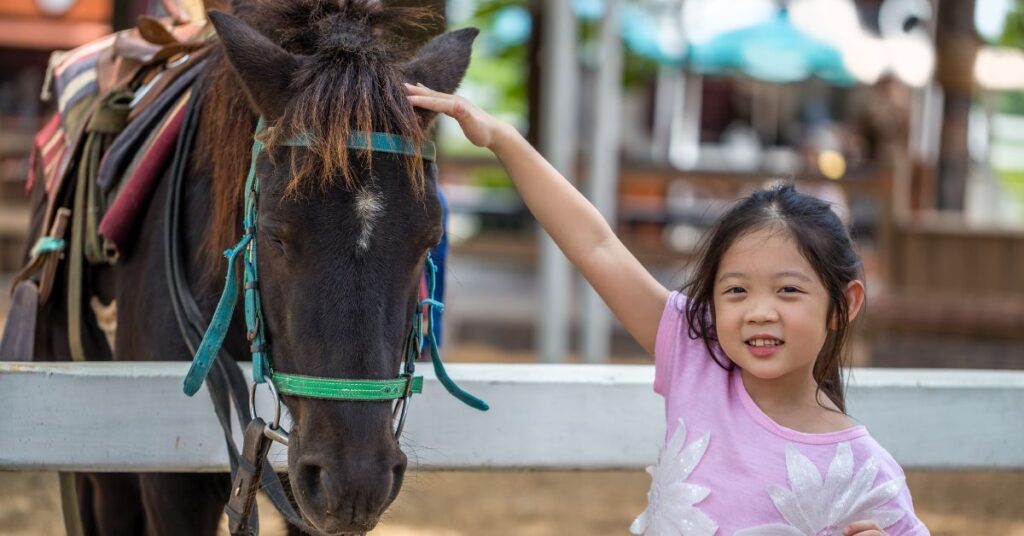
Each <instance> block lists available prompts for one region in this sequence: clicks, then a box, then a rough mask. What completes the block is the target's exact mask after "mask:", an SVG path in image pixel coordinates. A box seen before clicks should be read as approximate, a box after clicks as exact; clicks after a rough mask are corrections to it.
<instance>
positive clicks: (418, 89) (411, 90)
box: [405, 83, 445, 97]
mask: <svg viewBox="0 0 1024 536" xmlns="http://www.w3.org/2000/svg"><path fill="white" fill-rule="evenodd" d="M405 92H406V93H408V94H409V95H426V96H434V97H437V96H440V95H445V93H441V92H440V91H434V90H433V89H430V88H429V87H427V86H425V85H423V84H416V85H412V84H410V83H406V84H405Z"/></svg>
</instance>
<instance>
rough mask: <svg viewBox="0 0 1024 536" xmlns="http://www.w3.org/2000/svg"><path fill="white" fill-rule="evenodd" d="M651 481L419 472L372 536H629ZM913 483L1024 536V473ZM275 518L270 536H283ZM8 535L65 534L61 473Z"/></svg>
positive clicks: (8, 489) (10, 477) (920, 506)
mask: <svg viewBox="0 0 1024 536" xmlns="http://www.w3.org/2000/svg"><path fill="white" fill-rule="evenodd" d="M648 482H649V481H648V477H647V475H646V474H645V473H642V472H640V471H636V472H603V473H572V472H544V473H512V472H491V473H484V472H459V473H454V472H414V473H411V474H410V475H409V477H408V479H407V483H406V485H405V487H404V489H403V491H402V494H401V495H400V496H399V498H398V500H397V501H396V502H395V504H394V505H393V506H392V507H391V510H390V511H389V512H388V514H387V518H386V519H385V520H384V521H383V522H382V524H381V525H380V526H379V528H378V529H377V530H375V531H373V535H374V536H476V535H482V534H487V535H506V534H508V535H522V536H555V535H560V536H584V535H587V536H595V535H612V534H626V533H627V528H628V526H629V523H630V522H631V521H632V520H633V517H635V516H636V515H637V514H638V513H640V512H641V511H642V510H643V508H644V506H645V504H646V503H645V493H646V490H647V485H648ZM908 483H909V485H910V489H911V493H912V494H913V496H914V502H915V505H916V508H917V512H918V515H919V516H920V517H921V519H923V520H924V522H925V523H926V524H927V525H928V527H929V528H930V529H931V531H932V534H933V535H935V536H954V535H955V536H974V535H979V536H980V535H986V536H1024V471H999V472H997V471H991V472H990V471H986V472H971V473H965V472H955V471H929V472H922V471H915V472H911V473H909V474H908ZM270 510H271V508H270V507H269V504H266V503H264V504H261V508H260V511H261V512H269V511H270ZM270 517H271V516H267V515H264V516H263V522H264V530H263V531H262V533H263V534H265V535H268V536H278V535H281V534H283V532H282V530H281V525H280V520H279V519H277V518H270ZM268 518H269V519H268ZM0 534H2V535H8V536H30V535H31V536H36V535H61V534H64V529H63V525H62V523H61V515H60V497H59V493H58V484H57V475H56V474H55V473H36V472H24V473H4V472H0ZM224 534H225V535H226V532H224Z"/></svg>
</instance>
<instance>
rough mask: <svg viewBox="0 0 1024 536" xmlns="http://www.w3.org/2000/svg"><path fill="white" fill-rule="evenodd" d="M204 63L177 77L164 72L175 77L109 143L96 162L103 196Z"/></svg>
mask: <svg viewBox="0 0 1024 536" xmlns="http://www.w3.org/2000/svg"><path fill="white" fill-rule="evenodd" d="M205 64H206V60H205V59H204V60H199V61H197V62H195V63H192V64H189V65H188V66H187V67H186V66H183V67H182V69H183V72H181V73H180V74H177V73H172V72H168V71H165V72H164V75H165V76H174V75H175V74H177V78H175V80H174V82H172V83H171V84H170V85H169V86H167V89H165V90H164V91H163V92H162V93H161V94H160V96H159V97H157V98H156V99H155V100H154V101H153V102H152V104H150V105H149V106H148V107H147V108H146V110H145V111H143V112H142V113H141V114H139V116H138V117H136V118H135V119H134V120H132V121H131V122H130V123H128V126H127V127H125V129H124V130H123V131H121V134H119V135H118V136H117V138H115V139H114V142H113V143H111V145H110V149H108V150H107V154H106V155H105V156H104V157H103V161H102V162H101V163H100V169H99V173H98V174H97V176H98V178H97V180H98V182H99V185H100V187H101V188H102V189H103V191H104V193H109V192H110V191H111V190H113V189H114V188H115V187H116V186H117V184H118V183H119V182H120V181H121V179H122V177H124V175H125V171H127V168H128V166H129V164H130V163H131V161H132V159H133V158H134V156H135V153H136V152H137V151H139V150H140V149H141V148H142V146H143V145H144V144H145V141H146V140H147V139H148V138H149V134H151V133H152V132H153V130H154V129H156V128H158V127H159V125H160V124H161V123H162V122H163V120H164V119H165V118H166V117H167V115H168V111H169V110H170V109H171V108H172V107H173V106H174V104H175V103H176V102H177V101H178V99H179V98H180V97H181V95H182V94H183V93H184V92H185V90H187V89H188V88H189V87H191V85H192V82H194V81H195V79H196V77H197V76H198V75H199V73H200V72H202V70H203V65H205Z"/></svg>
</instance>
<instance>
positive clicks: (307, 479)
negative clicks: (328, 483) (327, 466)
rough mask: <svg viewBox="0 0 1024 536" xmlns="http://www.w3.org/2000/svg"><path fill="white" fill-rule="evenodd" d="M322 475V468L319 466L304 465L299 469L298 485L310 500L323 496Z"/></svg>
mask: <svg viewBox="0 0 1024 536" xmlns="http://www.w3.org/2000/svg"><path fill="white" fill-rule="evenodd" d="M323 474H324V468H323V467H321V466H320V465H319V464H315V463H304V464H302V465H301V466H300V467H299V478H300V485H301V486H302V489H303V490H305V492H306V493H307V494H308V495H309V497H310V498H311V499H319V498H321V497H323V496H324V487H323Z"/></svg>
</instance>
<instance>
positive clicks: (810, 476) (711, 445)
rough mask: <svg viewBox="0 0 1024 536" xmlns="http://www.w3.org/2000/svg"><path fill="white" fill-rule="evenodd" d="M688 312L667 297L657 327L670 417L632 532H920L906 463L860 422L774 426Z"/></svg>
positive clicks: (662, 535) (659, 370)
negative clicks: (811, 427)
mask: <svg viewBox="0 0 1024 536" xmlns="http://www.w3.org/2000/svg"><path fill="white" fill-rule="evenodd" d="M685 308H686V297H685V296H683V295H682V294H679V293H676V292H674V293H672V295H671V296H670V297H669V300H668V303H667V304H666V306H665V313H664V315H663V316H662V319H661V324H660V325H659V327H658V335H657V340H656V342H655V349H654V355H655V379H654V390H655V391H656V392H657V393H659V394H661V395H662V396H664V397H665V414H666V417H667V423H668V424H667V430H666V434H665V447H663V449H662V453H661V455H660V457H659V461H658V465H656V466H654V467H653V468H651V469H649V472H651V474H652V483H651V491H650V492H649V493H648V507H647V510H646V511H645V512H644V513H643V514H641V515H640V517H638V518H637V520H636V521H635V522H634V523H633V526H632V527H631V529H632V530H633V532H634V533H638V534H641V533H646V534H649V535H657V536H669V535H671V536H676V535H686V536H689V535H692V534H706V535H723V536H724V535H741V536H747V535H757V534H761V535H773V536H788V535H793V536H800V535H807V536H822V535H832V534H834V535H841V534H842V532H843V529H844V528H845V527H846V525H847V524H849V523H851V522H853V521H861V520H865V519H873V520H875V521H876V522H877V523H878V524H879V525H880V526H882V527H883V528H884V529H885V530H886V532H887V533H888V534H890V535H893V536H896V535H902V534H910V535H922V534H928V529H927V528H926V527H925V526H924V524H923V523H921V521H920V520H919V519H918V518H917V517H916V516H915V515H914V505H913V503H912V501H911V498H910V491H909V490H908V489H907V486H906V483H905V481H904V475H903V470H902V469H900V466H899V464H897V463H896V461H895V460H893V458H892V456H890V455H889V453H888V452H886V450H885V449H883V448H882V446H881V445H879V444H878V442H876V441H875V440H874V439H873V438H872V437H871V436H870V435H869V434H868V431H867V429H866V428H864V427H863V426H855V427H853V428H848V429H846V430H842V431H839V432H832V433H826V434H806V433H802V432H797V431H796V430H792V429H789V428H785V427H783V426H781V425H779V424H777V423H776V422H774V421H772V420H771V419H770V418H769V417H768V416H767V415H765V413H764V412H762V411H761V410H760V408H758V407H757V405H756V404H755V403H754V401H753V400H752V399H751V398H750V395H749V394H748V393H747V391H746V389H745V388H744V387H743V382H742V380H741V378H740V373H739V369H736V368H734V369H733V370H732V371H726V370H725V369H723V368H722V367H720V366H719V365H718V364H717V363H715V361H714V360H712V358H711V356H710V355H709V352H708V350H707V348H706V347H705V346H704V341H702V340H700V339H691V338H690V337H689V335H688V333H687V326H686V313H685ZM720 359H724V358H720ZM723 362H726V361H723Z"/></svg>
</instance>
